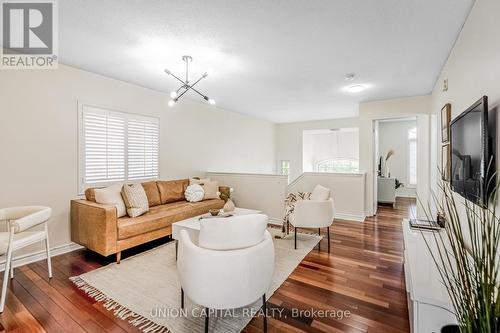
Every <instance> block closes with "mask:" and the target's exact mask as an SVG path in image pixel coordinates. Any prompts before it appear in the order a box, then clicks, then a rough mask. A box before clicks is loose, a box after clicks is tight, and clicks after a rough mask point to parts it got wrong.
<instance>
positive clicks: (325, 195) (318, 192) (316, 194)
mask: <svg viewBox="0 0 500 333" xmlns="http://www.w3.org/2000/svg"><path fill="white" fill-rule="evenodd" d="M328 199H330V189H329V188H326V187H324V186H321V185H319V184H318V185H316V187H315V188H314V190H313V191H312V193H311V200H328Z"/></svg>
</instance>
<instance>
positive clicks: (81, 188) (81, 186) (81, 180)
mask: <svg viewBox="0 0 500 333" xmlns="http://www.w3.org/2000/svg"><path fill="white" fill-rule="evenodd" d="M77 106H78V134H77V136H78V137H77V140H78V195H82V194H84V192H85V190H86V189H87V188H90V187H106V186H110V185H114V184H118V183H125V182H131V183H132V182H134V183H135V182H145V181H149V180H156V179H159V177H160V154H159V153H160V151H161V149H160V144H161V128H160V126H161V122H160V117H156V116H149V115H142V114H138V113H132V112H125V111H121V110H117V109H115V108H112V107H108V106H102V105H97V104H92V103H84V102H81V101H78V102H77ZM86 106H87V107H93V108H97V109H101V110H105V111H107V112H111V113H114V114H120V116H123V117H124V118H125V123H126V124H127V119H129V118H146V119H155V120H156V121H157V122H158V176H157V177H153V178H142V179H132V180H129V179H128V130H127V129H126V130H125V148H124V149H125V152H124V153H125V170H124V171H125V174H124V180H120V181H109V182H98V183H85V156H84V154H85V147H84V132H83V131H84V128H83V115H84V108H85V107H86ZM126 127H127V125H126Z"/></svg>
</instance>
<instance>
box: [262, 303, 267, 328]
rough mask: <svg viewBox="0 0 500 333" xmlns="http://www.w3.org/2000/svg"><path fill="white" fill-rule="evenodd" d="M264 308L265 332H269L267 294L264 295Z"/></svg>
mask: <svg viewBox="0 0 500 333" xmlns="http://www.w3.org/2000/svg"><path fill="white" fill-rule="evenodd" d="M262 310H263V312H264V333H267V302H266V294H264V295H263V296H262Z"/></svg>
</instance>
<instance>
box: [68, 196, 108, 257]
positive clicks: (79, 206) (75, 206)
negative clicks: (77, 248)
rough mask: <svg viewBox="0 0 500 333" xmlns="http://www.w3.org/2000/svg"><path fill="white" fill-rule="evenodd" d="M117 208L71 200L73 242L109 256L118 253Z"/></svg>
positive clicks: (86, 201)
mask: <svg viewBox="0 0 500 333" xmlns="http://www.w3.org/2000/svg"><path fill="white" fill-rule="evenodd" d="M117 234H118V226H117V213H116V207H114V206H108V205H102V204H98V203H95V202H92V201H88V200H71V240H72V241H73V242H75V243H78V244H80V245H82V246H85V247H86V248H88V249H90V250H92V251H95V252H97V253H100V254H102V255H103V256H108V255H110V254H114V253H116V252H117V249H116V242H117V237H118V235H117Z"/></svg>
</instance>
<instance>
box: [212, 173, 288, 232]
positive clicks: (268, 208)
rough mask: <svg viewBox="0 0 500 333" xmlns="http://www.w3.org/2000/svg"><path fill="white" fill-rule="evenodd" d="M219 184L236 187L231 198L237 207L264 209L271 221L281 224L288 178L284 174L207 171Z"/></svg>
mask: <svg viewBox="0 0 500 333" xmlns="http://www.w3.org/2000/svg"><path fill="white" fill-rule="evenodd" d="M206 176H207V177H210V178H211V179H212V180H217V181H218V182H219V185H226V186H230V187H233V188H234V192H233V193H232V194H231V198H232V199H233V201H234V203H235V204H236V206H237V207H242V208H251V209H257V210H260V211H262V212H263V213H265V214H267V215H268V216H269V220H270V222H271V223H277V224H281V223H282V221H283V215H284V211H285V197H286V193H287V187H288V178H287V177H286V176H282V175H269V174H251V173H228V172H225V173H220V172H207V173H206Z"/></svg>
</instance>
